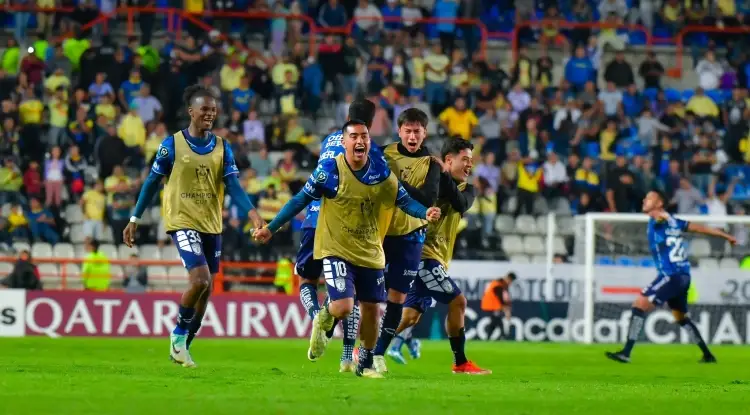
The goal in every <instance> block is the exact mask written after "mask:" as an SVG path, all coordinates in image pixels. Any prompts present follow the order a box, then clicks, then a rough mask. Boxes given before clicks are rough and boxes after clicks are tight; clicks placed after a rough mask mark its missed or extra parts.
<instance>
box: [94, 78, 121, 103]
mask: <svg viewBox="0 0 750 415" xmlns="http://www.w3.org/2000/svg"><path fill="white" fill-rule="evenodd" d="M106 79H107V74H106V73H105V72H99V73H97V74H96V78H95V80H94V83H92V84H91V85H90V86H89V97H90V98H91V102H92V103H94V104H98V103H99V101H100V100H101V99H102V97H105V96H108V97H110V99H112V100H114V98H115V90H114V88H112V85H111V84H110V83H109V82H107V81H106Z"/></svg>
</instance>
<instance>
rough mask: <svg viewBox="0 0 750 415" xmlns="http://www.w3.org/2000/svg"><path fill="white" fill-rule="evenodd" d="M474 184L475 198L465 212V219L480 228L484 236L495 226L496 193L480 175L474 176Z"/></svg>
mask: <svg viewBox="0 0 750 415" xmlns="http://www.w3.org/2000/svg"><path fill="white" fill-rule="evenodd" d="M474 186H475V187H476V190H477V198H476V200H475V201H474V204H473V205H471V207H470V208H469V210H468V211H467V212H466V220H467V221H468V222H469V224H470V226H471V227H472V228H474V229H477V228H478V229H480V230H481V234H482V236H483V237H484V241H483V244H484V243H486V238H488V237H490V236H492V233H493V230H494V226H495V216H497V195H496V193H495V189H493V188H491V187H490V185H489V183H488V182H487V180H486V179H484V178H482V177H475V178H474Z"/></svg>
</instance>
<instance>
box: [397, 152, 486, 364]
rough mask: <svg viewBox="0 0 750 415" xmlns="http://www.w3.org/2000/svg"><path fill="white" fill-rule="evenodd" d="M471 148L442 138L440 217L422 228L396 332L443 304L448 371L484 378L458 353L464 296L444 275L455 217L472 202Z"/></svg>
mask: <svg viewBox="0 0 750 415" xmlns="http://www.w3.org/2000/svg"><path fill="white" fill-rule="evenodd" d="M473 150H474V146H473V145H472V144H471V143H470V142H468V141H466V140H464V139H462V138H451V139H448V140H446V142H445V144H444V145H443V150H442V152H441V156H442V160H443V163H444V172H443V173H442V174H441V176H440V191H439V197H438V201H437V206H438V207H439V208H440V211H441V212H442V215H441V218H440V220H438V221H436V222H434V223H431V224H429V225H428V226H427V238H426V239H425V243H424V249H423V250H422V262H421V263H420V264H419V274H418V275H417V278H416V279H415V280H414V284H412V286H411V289H410V290H409V294H408V295H407V297H406V302H405V303H404V313H403V316H402V319H401V324H399V327H398V330H397V332H398V333H401V332H403V331H404V330H405V329H406V328H408V327H412V326H414V325H415V324H417V322H418V321H419V318H420V317H421V316H422V314H424V312H425V310H426V309H427V308H429V307H431V306H432V304H433V302H434V301H437V302H440V303H442V304H446V305H448V317H447V319H446V322H445V330H446V331H447V332H448V339H449V340H450V345H451V350H452V351H453V373H467V374H472V375H485V374H489V373H492V372H490V371H489V370H485V369H482V368H480V367H478V366H477V365H475V364H474V363H472V362H471V361H470V360H468V359H467V358H466V354H465V353H464V345H465V343H466V334H465V332H464V315H465V313H466V297H465V296H464V295H463V294H462V293H461V290H460V289H459V288H458V286H457V285H456V283H455V282H454V281H453V279H452V278H451V277H450V276H449V275H448V273H447V271H446V270H447V269H448V264H449V263H450V261H451V258H453V246H454V244H455V243H456V236H457V235H458V226H459V223H460V222H461V216H462V215H463V214H464V213H466V211H467V210H469V208H470V207H471V205H472V204H473V203H474V197H475V195H474V189H473V187H472V186H471V185H469V184H468V183H467V182H466V180H467V178H468V177H469V175H470V174H471V169H472V151H473Z"/></svg>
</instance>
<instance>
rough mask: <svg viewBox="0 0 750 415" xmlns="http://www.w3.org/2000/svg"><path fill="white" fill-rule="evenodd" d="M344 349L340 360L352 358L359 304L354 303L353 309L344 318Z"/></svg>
mask: <svg viewBox="0 0 750 415" xmlns="http://www.w3.org/2000/svg"><path fill="white" fill-rule="evenodd" d="M343 328H344V351H343V352H342V353H341V361H342V362H351V361H353V360H354V356H353V354H354V344H355V343H356V342H357V334H358V333H359V304H354V309H353V310H352V313H351V314H349V317H347V318H346V320H344V324H343Z"/></svg>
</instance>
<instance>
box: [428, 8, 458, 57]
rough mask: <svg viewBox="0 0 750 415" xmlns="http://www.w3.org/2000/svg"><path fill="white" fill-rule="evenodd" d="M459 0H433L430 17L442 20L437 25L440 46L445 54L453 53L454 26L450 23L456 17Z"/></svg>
mask: <svg viewBox="0 0 750 415" xmlns="http://www.w3.org/2000/svg"><path fill="white" fill-rule="evenodd" d="M458 7H459V0H435V3H434V6H433V9H432V17H434V18H436V19H443V21H441V22H439V23H437V24H436V25H435V26H436V27H437V31H438V36H439V37H440V46H441V48H442V50H443V51H444V52H445V53H452V52H453V42H454V41H455V39H456V24H455V23H451V21H452V20H455V19H456V18H457V17H458Z"/></svg>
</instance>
